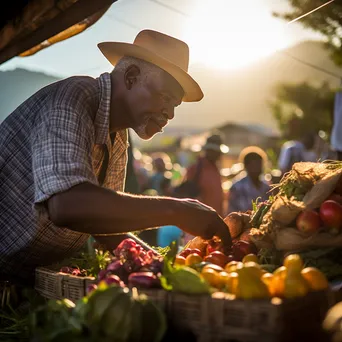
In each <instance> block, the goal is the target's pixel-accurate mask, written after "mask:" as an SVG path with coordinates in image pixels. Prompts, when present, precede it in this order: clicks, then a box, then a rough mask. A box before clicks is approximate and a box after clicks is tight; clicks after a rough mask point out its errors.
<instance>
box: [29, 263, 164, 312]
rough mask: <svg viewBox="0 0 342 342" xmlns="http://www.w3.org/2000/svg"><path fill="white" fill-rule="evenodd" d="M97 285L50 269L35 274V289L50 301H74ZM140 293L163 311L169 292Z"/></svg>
mask: <svg viewBox="0 0 342 342" xmlns="http://www.w3.org/2000/svg"><path fill="white" fill-rule="evenodd" d="M93 283H95V278H94V277H77V276H73V275H71V274H67V273H62V272H57V271H54V270H51V269H48V268H44V267H38V268H36V272H35V289H36V291H37V292H38V293H39V294H40V295H41V296H43V297H44V298H48V299H62V298H67V299H70V300H72V301H77V300H78V299H80V298H82V297H84V296H85V295H86V291H87V288H88V286H89V285H90V284H93ZM139 293H144V294H146V295H147V296H148V297H149V298H150V299H151V300H152V301H153V302H155V303H157V304H158V305H159V306H160V307H161V308H162V309H164V308H165V306H166V302H167V299H166V298H167V292H166V291H164V290H161V289H141V290H139Z"/></svg>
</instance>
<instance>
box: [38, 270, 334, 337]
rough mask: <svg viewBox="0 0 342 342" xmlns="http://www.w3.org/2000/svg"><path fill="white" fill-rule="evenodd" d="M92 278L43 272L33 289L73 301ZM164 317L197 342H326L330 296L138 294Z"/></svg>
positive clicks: (323, 293)
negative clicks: (254, 297)
mask: <svg viewBox="0 0 342 342" xmlns="http://www.w3.org/2000/svg"><path fill="white" fill-rule="evenodd" d="M94 282H95V278H92V277H76V276H72V275H70V274H64V273H61V272H56V271H52V270H50V269H46V268H37V269H36V283H35V288H36V290H37V291H38V292H39V293H40V294H41V295H42V296H44V297H45V298H49V299H61V298H68V299H71V300H73V301H77V300H78V299H80V298H82V297H83V296H85V295H86V289H87V287H88V285H89V284H91V283H94ZM138 291H139V293H145V294H146V295H147V296H148V297H149V298H150V299H151V300H152V301H153V302H154V303H156V304H157V305H158V306H160V308H161V309H162V310H163V311H164V312H165V313H166V315H167V317H168V321H169V324H170V325H171V326H172V328H174V329H176V330H177V331H182V332H184V333H189V334H191V335H194V336H196V340H197V341H198V342H257V341H263V342H288V341H291V342H294V341H298V342H299V341H300V342H307V341H320V342H325V341H330V340H329V339H328V337H327V336H326V334H325V333H324V332H323V331H322V328H321V325H322V321H323V319H324V317H325V315H326V313H327V311H328V309H329V308H330V307H332V306H333V305H334V304H335V303H336V301H335V298H336V297H335V294H334V292H333V291H330V290H327V291H319V292H312V293H310V294H308V295H307V296H305V297H301V298H296V299H292V300H281V299H279V298H273V299H268V300H266V299H263V300H241V299H235V298H234V297H233V296H230V295H227V294H224V293H216V294H214V295H213V296H208V295H186V294H182V293H175V292H168V291H164V290H161V289H140V290H138Z"/></svg>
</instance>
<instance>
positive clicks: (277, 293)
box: [268, 266, 287, 297]
mask: <svg viewBox="0 0 342 342" xmlns="http://www.w3.org/2000/svg"><path fill="white" fill-rule="evenodd" d="M286 274H287V270H286V267H285V266H281V267H279V268H277V269H276V270H275V271H274V272H273V277H272V279H271V280H270V283H269V285H268V289H269V291H270V294H271V296H272V297H283V296H284V291H285V278H286Z"/></svg>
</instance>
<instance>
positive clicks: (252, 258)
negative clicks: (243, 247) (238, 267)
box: [242, 253, 259, 264]
mask: <svg viewBox="0 0 342 342" xmlns="http://www.w3.org/2000/svg"><path fill="white" fill-rule="evenodd" d="M250 261H253V262H255V263H257V264H258V263H259V259H258V257H257V256H256V255H255V254H252V253H251V254H247V255H245V256H244V257H243V259H242V262H243V263H244V264H245V263H246V262H250Z"/></svg>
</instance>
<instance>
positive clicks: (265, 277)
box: [261, 273, 273, 288]
mask: <svg viewBox="0 0 342 342" xmlns="http://www.w3.org/2000/svg"><path fill="white" fill-rule="evenodd" d="M272 279H273V274H272V273H265V274H263V275H262V276H261V280H262V281H263V282H264V283H265V284H266V285H267V287H268V288H269V287H270V284H271V281H272Z"/></svg>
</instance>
